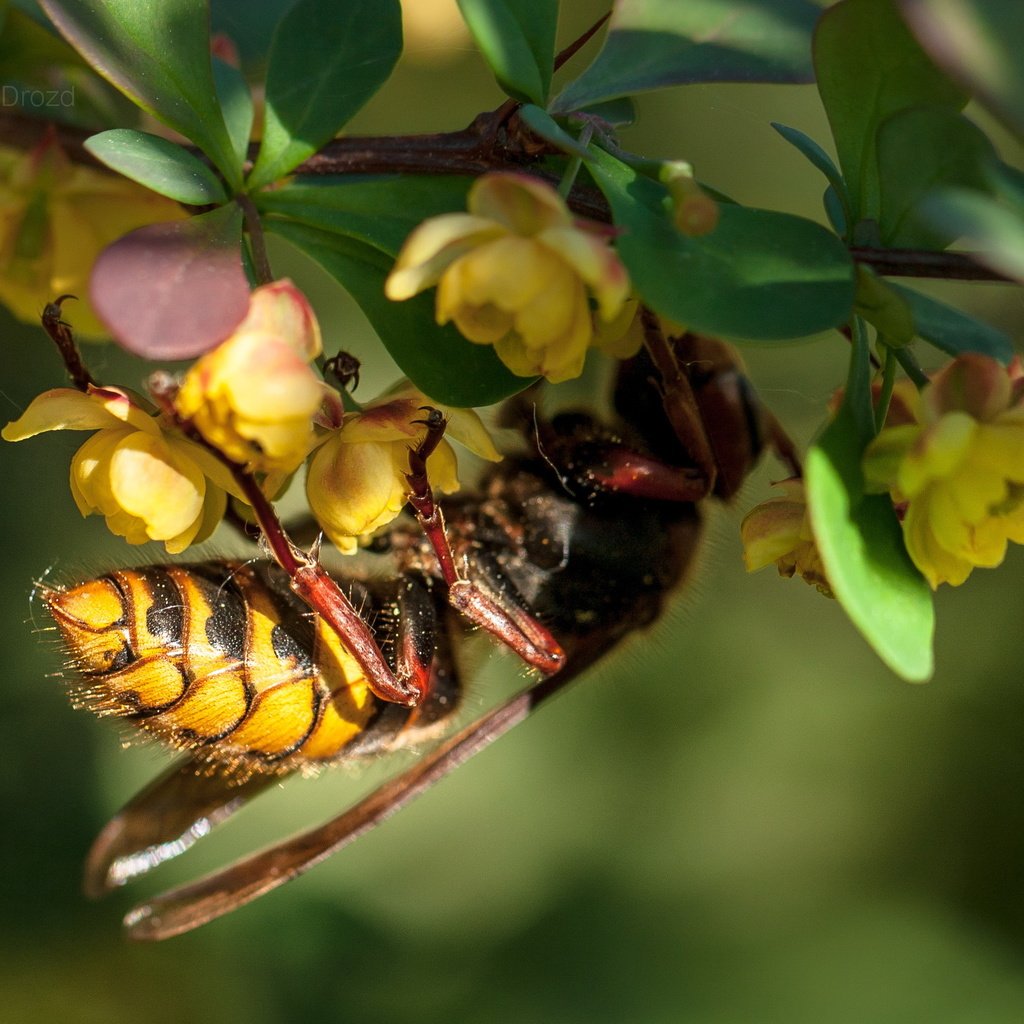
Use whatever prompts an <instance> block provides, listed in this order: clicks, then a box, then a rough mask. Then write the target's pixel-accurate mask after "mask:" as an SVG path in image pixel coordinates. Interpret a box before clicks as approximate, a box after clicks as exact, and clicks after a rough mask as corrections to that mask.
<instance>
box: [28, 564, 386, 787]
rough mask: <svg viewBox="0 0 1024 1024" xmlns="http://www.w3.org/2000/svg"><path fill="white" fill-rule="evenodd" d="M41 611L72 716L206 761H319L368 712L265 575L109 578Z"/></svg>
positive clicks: (250, 569)
mask: <svg viewBox="0 0 1024 1024" xmlns="http://www.w3.org/2000/svg"><path fill="white" fill-rule="evenodd" d="M357 599H358V598H357ZM45 600H46V603H47V605H48V607H49V608H50V610H51V612H52V614H53V616H54V618H55V619H56V621H57V624H58V626H59V627H60V630H61V632H62V634H63V637H64V640H65V643H66V645H67V648H68V650H69V653H70V654H71V659H72V665H73V667H74V668H75V669H76V670H77V671H78V672H80V673H81V674H82V675H83V676H84V681H83V684H82V685H81V687H80V688H79V694H80V697H81V700H82V702H83V703H84V704H86V705H88V706H89V707H91V708H93V710H95V711H97V712H99V713H101V714H114V715H120V716H127V717H131V718H132V719H134V720H135V721H136V722H137V724H138V725H140V726H141V727H142V728H144V729H146V730H147V731H149V732H152V733H154V734H156V735H158V736H160V737H161V738H163V739H165V740H167V741H169V742H170V743H172V744H173V745H175V746H178V747H182V748H187V749H190V750H194V749H205V750H207V751H208V752H209V756H210V758H211V759H212V760H217V761H221V762H225V763H232V762H243V763H244V764H246V765H250V766H252V767H267V768H270V769H271V770H290V769H292V768H294V767H296V766H297V764H299V763H301V764H310V763H315V762H317V761H325V760H331V759H333V758H336V757H337V756H338V755H339V754H340V753H341V752H342V751H343V750H344V748H345V747H346V746H347V745H348V744H349V743H350V742H351V741H352V740H354V739H355V738H356V737H357V736H359V735H360V734H361V733H363V732H364V731H365V730H366V729H367V727H368V726H369V724H370V722H371V719H373V718H374V716H375V715H376V713H377V709H378V703H377V701H376V699H375V698H374V697H373V695H372V693H371V692H370V689H369V687H368V686H367V684H366V680H365V678H364V677H363V673H362V671H361V669H360V668H359V666H358V665H357V664H356V662H355V660H354V659H353V658H352V656H351V654H350V653H349V652H348V650H347V649H346V648H345V646H344V645H343V644H342V642H341V641H340V640H339V639H338V637H337V636H336V635H335V634H334V632H333V631H332V630H330V629H328V628H327V627H325V626H324V625H323V623H322V622H321V621H320V620H319V619H316V618H315V617H314V616H312V615H311V614H310V613H309V612H308V610H307V609H306V608H305V606H304V605H303V604H302V603H301V602H300V601H299V600H298V598H296V597H295V596H294V595H293V594H292V593H291V591H290V589H289V588H288V585H287V579H286V577H285V576H284V574H283V573H281V572H280V570H278V569H277V568H276V567H275V566H273V565H270V564H268V563H255V564H248V565H238V564H234V563H229V562H210V563H204V564H202V565H186V566H153V567H148V568H144V569H125V570H118V571H116V572H113V573H110V574H109V575H108V576H106V577H104V578H102V579H99V580H92V581H90V582H87V583H84V584H82V585H80V586H78V587H73V588H71V589H68V590H64V591H49V592H48V593H47V594H46V595H45Z"/></svg>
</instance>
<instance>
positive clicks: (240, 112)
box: [213, 57, 254, 166]
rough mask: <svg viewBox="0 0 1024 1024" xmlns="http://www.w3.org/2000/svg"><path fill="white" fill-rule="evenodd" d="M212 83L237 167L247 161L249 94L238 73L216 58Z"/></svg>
mask: <svg viewBox="0 0 1024 1024" xmlns="http://www.w3.org/2000/svg"><path fill="white" fill-rule="evenodd" d="M213 82H214V86H215V88H216V89H217V99H218V101H219V102H220V109H221V112H222V113H223V115H224V123H225V124H226V125H227V129H228V136H229V137H230V138H231V146H232V149H233V150H234V153H235V158H236V159H237V160H238V164H239V166H241V165H242V164H244V163H245V161H246V160H247V159H248V157H249V137H250V136H251V135H252V119H253V113H254V109H253V102H252V93H251V92H249V86H248V85H247V84H246V81H245V79H244V78H243V77H242V72H241V71H239V70H238V68H233V67H232V66H231V65H230V64H225V63H224V61H222V60H218V59H217V58H216V57H214V59H213Z"/></svg>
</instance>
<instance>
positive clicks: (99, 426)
mask: <svg viewBox="0 0 1024 1024" xmlns="http://www.w3.org/2000/svg"><path fill="white" fill-rule="evenodd" d="M49 430H93V431H95V433H94V434H93V436H92V437H90V438H89V440H87V441H86V442H85V444H83V445H82V447H81V448H79V449H78V451H77V452H76V453H75V455H74V456H73V458H72V460H71V480H70V482H71V493H72V496H73V497H74V499H75V504H76V505H77V506H78V509H79V511H80V512H81V513H82V515H83V516H87V515H92V514H93V513H97V514H99V515H102V516H104V517H105V519H106V521H107V526H108V528H109V529H110V531H111V532H112V533H114V534H117V535H118V536H120V537H124V538H125V539H126V540H127V541H128V543H129V544H144V543H146V541H150V540H158V541H163V543H164V546H165V547H166V548H167V551H168V552H169V553H170V554H177V553H178V552H180V551H183V550H184V549H185V548H187V547H188V546H189V545H190V544H193V543H198V542H199V541H202V540H205V539H206V538H207V537H208V536H209V535H210V534H211V533H213V531H214V530H215V529H216V527H217V524H218V523H219V522H220V521H221V519H222V518H223V517H224V510H225V507H226V504H227V495H226V493H225V492H226V490H230V491H232V493H235V494H236V496H240V494H239V492H238V491H237V490H236V488H235V485H234V483H233V482H232V480H231V478H230V474H228V473H227V471H226V470H225V468H224V467H223V466H222V465H220V464H219V463H218V462H217V461H216V460H215V459H214V458H213V457H212V456H211V455H210V454H209V453H208V452H206V451H204V450H203V449H202V448H201V447H200V446H199V445H196V444H194V443H193V442H191V441H188V440H186V439H185V438H183V437H181V436H180V435H178V434H175V433H173V432H170V431H166V430H164V429H162V428H161V426H160V424H159V422H158V421H157V419H156V418H155V417H154V416H152V415H151V414H150V413H149V412H148V411H147V410H146V409H145V408H144V406H143V402H142V400H141V399H140V398H139V397H138V396H136V395H133V394H132V393H131V392H128V391H125V390H123V389H120V388H106V387H104V388H91V389H90V390H89V391H88V392H85V393H83V392H81V391H74V390H72V389H70V388H55V389H53V390H52V391H47V392H44V393H43V394H42V395H39V396H38V397H37V398H36V399H35V400H34V401H33V402H32V403H31V404H30V405H29V407H28V409H26V410H25V413H24V414H23V415H22V416H21V417H20V418H19V419H17V420H15V421H14V422H13V423H9V424H7V426H6V427H5V428H4V429H3V432H2V434H3V438H4V440H6V441H21V440H24V439H25V438H28V437H34V436H35V435H36V434H39V433H43V432H44V431H49ZM214 480H216V481H217V482H216V483H215V482H214Z"/></svg>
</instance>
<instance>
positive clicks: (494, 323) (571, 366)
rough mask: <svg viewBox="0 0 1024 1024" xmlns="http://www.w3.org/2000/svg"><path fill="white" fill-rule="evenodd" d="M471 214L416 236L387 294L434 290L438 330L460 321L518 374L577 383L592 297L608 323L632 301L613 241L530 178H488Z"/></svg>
mask: <svg viewBox="0 0 1024 1024" xmlns="http://www.w3.org/2000/svg"><path fill="white" fill-rule="evenodd" d="M468 207H469V212H468V213H448V214H443V215H442V216H440V217H432V218H431V219H430V220H427V221H424V223H422V224H421V225H420V226H419V227H418V228H416V230H415V231H413V233H412V234H411V235H410V236H409V237H408V238H407V239H406V242H405V245H404V246H403V247H402V251H401V252H400V253H399V255H398V262H397V263H396V264H395V267H394V269H393V270H392V271H391V275H390V276H389V277H388V280H387V283H386V284H385V286H384V291H385V294H386V295H387V296H388V298H389V299H395V300H401V299H408V298H411V297H412V296H413V295H416V294H418V293H419V292H421V291H423V290H425V289H426V288H430V287H431V286H433V285H435V284H436V285H437V286H438V289H437V322H438V323H441V324H444V323H448V322H449V321H452V320H454V322H455V325H456V327H458V329H459V330H460V331H461V332H462V334H463V335H465V337H466V338H468V339H469V340H470V341H472V342H476V343H477V344H479V345H493V346H494V348H495V351H496V352H497V353H498V356H499V358H500V359H501V361H502V362H503V363H504V364H505V365H506V366H507V367H508V368H509V369H510V370H511V371H512V372H513V373H517V374H519V375H521V376H524V377H533V376H536V375H538V374H541V375H543V376H545V377H547V379H548V380H550V381H562V380H569V379H570V378H572V377H578V376H579V375H580V373H581V372H582V370H583V360H584V358H585V356H586V354H587V349H588V348H589V347H590V345H591V344H592V343H594V341H595V335H594V316H593V314H592V313H591V308H590V301H589V298H588V293H589V295H592V296H593V298H594V300H595V302H596V304H597V309H596V316H597V318H598V320H599V321H601V322H603V323H610V322H611V321H613V320H615V319H616V317H618V315H619V313H620V312H621V310H622V307H623V304H624V303H625V301H626V299H627V297H628V295H629V277H628V275H627V274H626V270H625V268H624V267H623V265H622V263H621V262H620V261H619V258H618V256H617V255H616V254H615V252H614V250H613V249H612V248H611V247H610V246H609V245H608V240H607V235H604V234H597V233H595V231H597V230H599V229H598V227H597V225H593V229H594V230H590V229H588V228H587V227H584V226H581V225H580V223H579V222H578V221H575V220H574V219H573V216H572V214H571V213H570V212H569V209H568V207H567V206H566V205H565V202H564V201H563V199H562V198H561V197H560V196H559V195H558V193H557V192H556V191H555V190H554V189H553V188H551V186H550V185H546V184H544V183H543V182H540V181H536V180H534V179H532V178H528V177H526V176H524V175H519V174H485V175H484V176H483V177H481V178H478V179H477V181H476V182H475V183H474V184H473V187H472V188H471V189H470V190H469V201H468ZM627 326H628V325H627ZM623 329H624V328H623Z"/></svg>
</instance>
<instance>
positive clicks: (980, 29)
mask: <svg viewBox="0 0 1024 1024" xmlns="http://www.w3.org/2000/svg"><path fill="white" fill-rule="evenodd" d="M897 2H898V3H899V6H900V8H901V10H902V12H903V17H904V18H906V20H907V24H909V25H910V28H911V31H912V32H913V33H914V35H916V36H917V39H918V41H919V42H920V44H921V45H922V46H923V47H924V48H925V49H926V50H927V51H928V52H929V53H930V54H931V56H932V59H933V60H934V61H935V62H936V64H938V65H939V66H940V67H942V68H945V70H946V71H948V72H949V74H950V75H951V76H952V77H953V78H955V79H956V80H957V81H958V82H962V83H963V84H964V85H966V86H967V87H968V88H969V89H970V90H971V92H972V93H973V94H974V95H975V96H976V97H977V98H978V100H979V101H980V102H981V103H982V104H983V105H984V106H986V107H988V109H989V110H990V111H992V113H993V114H995V115H996V117H998V118H999V119H1000V120H1001V121H1002V122H1003V123H1004V124H1005V125H1006V126H1007V128H1009V129H1010V130H1011V131H1012V132H1015V133H1016V135H1017V137H1018V138H1024V64H1022V63H1021V54H1020V48H1021V41H1022V40H1024V4H1021V3H1020V2H1019V0H897Z"/></svg>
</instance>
